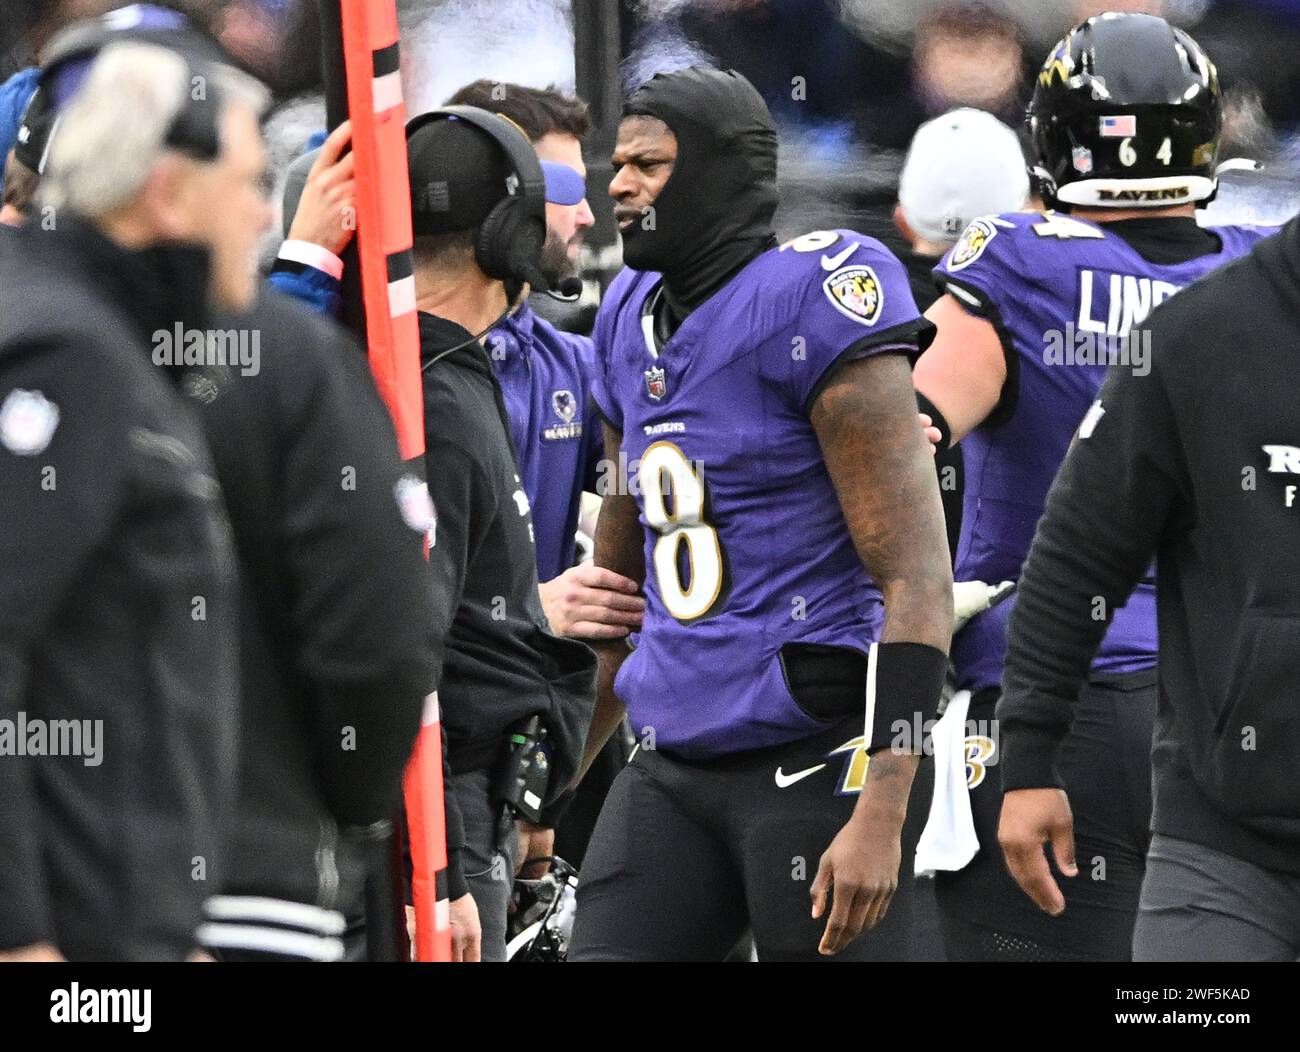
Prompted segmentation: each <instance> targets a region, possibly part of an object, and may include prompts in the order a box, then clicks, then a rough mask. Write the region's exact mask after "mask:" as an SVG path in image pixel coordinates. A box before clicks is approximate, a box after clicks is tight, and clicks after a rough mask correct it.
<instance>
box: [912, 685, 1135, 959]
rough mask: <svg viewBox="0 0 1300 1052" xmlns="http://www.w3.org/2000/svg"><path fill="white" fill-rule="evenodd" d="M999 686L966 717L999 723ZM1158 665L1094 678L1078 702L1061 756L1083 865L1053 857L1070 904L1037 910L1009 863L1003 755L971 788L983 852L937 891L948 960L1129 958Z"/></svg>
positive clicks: (941, 879) (942, 877) (938, 882)
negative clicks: (1002, 837) (1067, 866)
mask: <svg viewBox="0 0 1300 1052" xmlns="http://www.w3.org/2000/svg"><path fill="white" fill-rule="evenodd" d="M997 699H998V691H996V690H989V691H981V692H980V693H979V694H977V695H976V696H975V698H973V699H972V700H971V706H970V711H969V714H968V717H967V719H968V720H974V721H989V722H988V723H987V724H985V725H989V726H991V725H993V723H992V721H993V719H994V707H995V705H996V704H997ZM1155 715H1156V686H1155V672H1154V671H1152V672H1150V673H1136V674H1133V675H1130V676H1115V677H1110V678H1107V679H1104V680H1103V679H1101V678H1098V679H1094V680H1093V681H1092V682H1091V683H1089V684H1088V685H1086V686H1085V687H1084V688H1083V690H1082V692H1081V693H1080V695H1079V701H1078V704H1077V705H1076V706H1075V712H1074V722H1073V723H1072V725H1071V727H1070V732H1069V734H1068V735H1067V737H1066V738H1065V740H1064V741H1063V742H1062V744H1061V747H1060V749H1059V751H1058V752H1057V756H1056V763H1057V775H1058V777H1059V778H1060V779H1061V782H1062V784H1063V785H1064V787H1065V790H1066V793H1067V795H1068V796H1069V798H1070V808H1071V810H1072V811H1073V813H1074V846H1075V861H1076V863H1077V864H1078V867H1079V873H1078V876H1076V877H1074V878H1072V879H1069V878H1066V877H1064V876H1062V875H1061V874H1060V873H1059V872H1057V871H1056V869H1055V867H1054V866H1053V875H1054V876H1055V877H1056V880H1057V883H1058V884H1059V885H1060V887H1061V891H1062V893H1063V894H1064V895H1065V912H1064V913H1062V914H1061V915H1060V916H1057V917H1053V916H1050V915H1049V914H1047V913H1044V912H1043V911H1042V910H1040V909H1039V908H1038V907H1037V906H1036V905H1035V904H1034V903H1033V902H1032V901H1031V900H1030V898H1029V897H1028V896H1027V895H1026V894H1025V893H1024V892H1023V891H1021V889H1020V886H1019V885H1018V884H1017V883H1016V882H1015V880H1014V879H1013V878H1012V876H1011V874H1010V872H1009V871H1008V870H1007V867H1006V863H1005V861H1004V860H1003V857H1002V849H1001V848H1000V847H999V846H998V820H999V818H1000V816H1001V812H1002V783H1001V779H1000V778H999V777H998V771H999V769H998V766H997V764H996V763H993V764H989V765H988V766H986V767H985V768H984V777H983V780H982V781H981V782H980V784H979V785H978V786H976V787H974V788H972V789H971V794H970V796H971V811H972V812H973V815H974V819H975V831H976V833H977V835H978V836H979V842H980V849H979V853H978V854H977V855H976V856H975V858H974V859H973V860H972V861H971V862H970V864H969V865H968V866H966V868H965V869H963V870H960V871H959V872H956V873H939V874H937V875H936V877H935V892H936V896H937V898H938V903H939V912H940V916H941V923H942V927H943V935H944V945H945V949H946V950H947V954H948V959H949V960H950V961H1073V960H1083V961H1088V960H1093V961H1127V960H1131V959H1132V946H1133V925H1134V922H1135V920H1136V918H1137V910H1138V896H1139V894H1140V892H1141V887H1142V875H1143V873H1144V871H1145V868H1146V865H1145V859H1146V851H1147V845H1148V843H1149V842H1150V837H1151V835H1150V832H1149V827H1150V822H1151V735H1152V729H1153V725H1154V722H1155Z"/></svg>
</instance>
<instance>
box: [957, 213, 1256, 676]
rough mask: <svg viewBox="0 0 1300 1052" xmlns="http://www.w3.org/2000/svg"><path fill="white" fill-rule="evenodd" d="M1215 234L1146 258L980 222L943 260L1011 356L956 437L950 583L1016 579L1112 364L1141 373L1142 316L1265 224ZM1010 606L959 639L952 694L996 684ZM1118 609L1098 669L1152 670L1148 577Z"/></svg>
mask: <svg viewBox="0 0 1300 1052" xmlns="http://www.w3.org/2000/svg"><path fill="white" fill-rule="evenodd" d="M1210 233H1212V234H1214V235H1217V237H1218V240H1219V251H1217V252H1210V253H1209V254H1207V255H1201V256H1197V257H1195V258H1193V259H1189V260H1186V261H1183V262H1178V263H1153V262H1150V261H1148V260H1147V259H1145V258H1144V257H1143V256H1142V255H1141V254H1140V253H1139V252H1138V251H1137V250H1136V249H1135V248H1133V247H1132V246H1130V245H1129V243H1128V242H1127V241H1125V240H1124V239H1123V238H1122V237H1120V236H1119V235H1118V234H1116V233H1114V232H1113V231H1111V232H1107V230H1106V226H1105V225H1104V224H1098V223H1092V222H1088V221H1086V220H1081V219H1076V218H1073V217H1071V216H1066V215H1061V214H1058V213H1055V212H1047V213H1045V214H1040V213H1037V212H1013V213H1007V214H1005V215H998V216H984V217H982V218H979V219H976V220H975V221H974V222H973V223H972V224H971V225H970V226H969V227H967V229H966V232H965V233H964V234H963V235H962V237H961V239H960V240H959V241H958V243H957V244H956V245H955V246H954V247H953V248H952V249H951V250H950V251H949V252H948V254H947V255H946V256H944V257H943V259H942V261H941V262H940V263H939V265H938V266H937V267H936V268H935V272H934V273H935V278H936V279H937V280H938V281H939V283H940V285H941V286H942V287H944V288H945V289H946V291H947V292H949V293H950V294H951V295H952V296H953V297H954V298H955V299H957V300H958V302H960V303H962V304H963V305H964V306H966V307H967V308H968V309H969V310H971V311H972V312H973V313H976V314H979V315H982V316H984V317H987V318H989V320H990V321H991V322H992V323H993V324H994V325H995V327H997V328H998V330H999V335H1000V336H1001V338H1002V342H1003V345H1004V347H1005V348H1006V352H1007V379H1006V383H1005V385H1004V387H1003V401H1002V404H1000V405H999V407H998V408H997V409H995V410H994V412H993V413H992V414H991V415H990V417H989V418H988V419H987V420H986V421H985V422H984V423H983V424H982V425H981V426H980V427H978V428H976V429H975V430H974V431H972V432H971V433H970V434H969V435H968V436H967V437H966V438H964V439H963V440H962V443H961V448H962V451H963V456H964V457H965V467H966V480H965V493H964V496H963V503H962V525H961V540H960V541H959V543H958V545H957V554H956V564H955V568H954V571H953V577H954V579H956V580H958V581H989V582H997V581H1002V580H1015V579H1016V578H1018V577H1019V576H1020V567H1021V564H1022V563H1023V562H1024V560H1025V557H1026V556H1027V555H1028V554H1029V546H1030V543H1031V541H1032V540H1033V537H1034V529H1035V527H1036V526H1037V524H1038V519H1039V517H1040V516H1041V515H1042V513H1043V508H1044V505H1045V503H1046V498H1047V491H1048V487H1049V486H1050V485H1051V483H1052V479H1053V478H1054V477H1055V476H1056V471H1057V468H1059V467H1060V465H1061V461H1062V460H1064V459H1065V454H1066V451H1067V449H1068V448H1069V445H1070V441H1071V440H1072V438H1073V437H1074V434H1075V431H1076V430H1077V429H1078V428H1079V426H1080V424H1081V422H1082V421H1083V420H1084V417H1085V415H1086V414H1087V412H1088V409H1089V407H1090V406H1091V405H1092V403H1093V402H1094V400H1095V399H1096V397H1097V391H1098V389H1099V388H1100V386H1101V383H1102V381H1103V380H1104V379H1105V376H1106V370H1107V368H1108V365H1109V364H1111V363H1115V364H1117V365H1118V366H1120V367H1126V368H1132V369H1134V370H1139V371H1140V370H1141V369H1143V368H1144V367H1147V368H1149V362H1150V359H1149V344H1144V342H1143V336H1142V328H1141V326H1142V322H1143V321H1145V319H1146V317H1147V315H1149V314H1150V313H1151V311H1152V310H1153V309H1154V308H1155V307H1156V306H1158V305H1159V304H1160V303H1161V302H1162V301H1163V300H1165V299H1168V298H1169V297H1170V296H1172V295H1174V293H1176V292H1178V291H1179V290H1180V289H1182V288H1184V287H1185V286H1187V285H1189V284H1191V283H1192V282H1193V281H1195V280H1196V279H1197V278H1199V277H1201V276H1202V275H1204V274H1206V273H1208V272H1209V271H1211V270H1214V269H1215V268H1216V267H1219V266H1221V265H1223V264H1224V263H1226V262H1228V261H1229V260H1232V259H1235V258H1236V257H1238V256H1241V255H1244V254H1245V253H1246V252H1247V251H1249V249H1250V248H1251V246H1252V245H1254V243H1255V242H1256V241H1258V240H1259V239H1260V238H1262V237H1266V236H1267V235H1268V234H1271V233H1273V228H1266V227H1237V226H1225V227H1215V228H1212V229H1211V230H1210ZM1126 336H1127V337H1128V338H1127V339H1126V338H1125V337H1126ZM1011 605H1012V604H1011V603H1010V602H1007V603H1003V604H1001V605H999V606H998V607H995V608H994V609H993V610H991V611H989V612H987V613H985V614H981V615H980V616H978V617H976V618H974V619H973V620H972V621H971V622H970V623H969V624H968V625H967V626H966V627H965V628H963V629H962V631H961V632H959V633H958V634H957V636H956V637H955V638H954V640H953V647H952V660H953V665H954V668H955V669H956V673H957V685H958V687H961V688H967V689H970V690H981V689H983V688H986V687H996V686H998V685H999V684H1000V683H1001V681H1002V665H1003V660H1004V658H1005V653H1006V625H1007V619H1008V617H1009V615H1010V610H1011ZM1099 613H1100V611H1099ZM1114 614H1115V617H1114V620H1113V621H1112V623H1111V626H1110V629H1109V631H1108V632H1107V634H1106V638H1105V640H1104V641H1103V643H1102V645H1101V648H1100V650H1099V651H1098V654H1097V657H1096V660H1095V661H1094V663H1093V668H1094V669H1095V670H1097V671H1099V672H1112V673H1121V672H1135V671H1139V670H1142V669H1149V668H1153V667H1154V666H1155V664H1156V649H1157V641H1156V613H1155V585H1154V581H1153V579H1152V577H1151V576H1150V575H1148V577H1147V578H1146V579H1145V580H1144V581H1143V582H1142V583H1141V584H1139V585H1138V587H1137V589H1136V590H1135V591H1134V593H1133V595H1132V596H1131V597H1130V598H1129V601H1128V603H1127V605H1126V606H1124V607H1123V608H1121V609H1119V610H1117V611H1115V612H1114Z"/></svg>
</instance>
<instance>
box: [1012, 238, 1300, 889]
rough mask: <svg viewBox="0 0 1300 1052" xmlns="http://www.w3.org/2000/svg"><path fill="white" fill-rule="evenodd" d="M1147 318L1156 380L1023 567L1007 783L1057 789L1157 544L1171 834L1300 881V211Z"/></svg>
mask: <svg viewBox="0 0 1300 1052" xmlns="http://www.w3.org/2000/svg"><path fill="white" fill-rule="evenodd" d="M1242 304H1249V305H1250V306H1249V315H1248V317H1249V324H1248V325H1245V326H1243V325H1242V323H1241V320H1242V312H1241V307H1242ZM1148 327H1149V331H1150V336H1151V355H1150V372H1149V373H1148V374H1146V375H1142V376H1139V375H1136V374H1135V373H1133V372H1132V371H1130V370H1126V369H1112V371H1111V373H1110V376H1109V377H1108V378H1107V381H1106V384H1105V386H1104V387H1103V388H1102V390H1101V392H1100V395H1099V400H1098V403H1097V404H1096V405H1094V407H1093V409H1092V410H1091V411H1090V413H1089V414H1088V416H1087V417H1086V418H1085V420H1084V423H1083V425H1082V426H1081V429H1080V438H1079V439H1078V440H1077V441H1076V442H1075V444H1074V446H1073V448H1072V449H1071V451H1070V453H1069V455H1068V456H1067V457H1066V459H1065V462H1064V464H1063V465H1062V467H1061V470H1060V473H1059V474H1058V475H1057V477H1056V481H1055V482H1054V483H1053V485H1052V489H1051V491H1050V492H1049V494H1048V498H1047V508H1046V512H1045V513H1044V515H1043V518H1042V520H1041V521H1040V522H1039V524H1038V532H1037V534H1036V536H1035V537H1034V542H1033V546H1032V547H1031V549H1030V552H1029V558H1028V560H1027V562H1026V563H1025V567H1024V572H1023V574H1022V575H1021V578H1020V590H1019V591H1020V594H1019V599H1018V602H1017V604H1016V608H1015V610H1014V612H1013V613H1012V616H1011V622H1010V627H1009V630H1008V638H1007V662H1006V671H1005V674H1004V677H1003V696H1002V700H1001V702H1000V703H999V705H998V709H997V715H998V719H999V721H1000V725H1001V731H1002V747H1003V755H1002V763H1001V768H1002V782H1003V788H1004V789H1007V790H1012V789H1024V788H1035V787H1043V786H1051V785H1054V784H1057V783H1056V781H1055V778H1054V774H1053V769H1052V761H1053V754H1054V752H1055V748H1056V745H1057V744H1058V743H1059V742H1060V741H1061V739H1062V738H1063V737H1064V736H1065V734H1066V732H1067V731H1068V729H1069V726H1070V719H1071V715H1072V707H1073V703H1074V699H1075V698H1076V697H1077V696H1078V693H1079V689H1080V687H1081V686H1082V685H1083V684H1084V682H1085V681H1086V680H1087V678H1088V668H1089V662H1090V661H1091V658H1092V656H1093V654H1094V653H1095V651H1096V648H1097V646H1098V644H1099V643H1100V641H1101V638H1102V636H1103V635H1104V634H1105V631H1106V626H1107V623H1108V621H1109V615H1110V614H1112V613H1113V611H1114V610H1115V608H1116V607H1117V606H1119V605H1122V604H1123V603H1124V602H1125V601H1126V599H1127V598H1128V595H1129V593H1130V591H1131V590H1132V588H1133V586H1134V584H1135V583H1136V582H1137V580H1138V579H1139V578H1140V577H1141V576H1142V574H1143V572H1144V571H1145V569H1146V567H1147V566H1148V565H1149V564H1150V560H1151V557H1152V555H1155V557H1156V572H1157V580H1158V583H1159V588H1158V595H1157V601H1156V602H1157V607H1156V609H1157V616H1158V622H1159V630H1160V669H1159V710H1158V714H1157V717H1156V729H1155V739H1154V746H1153V751H1152V767H1153V770H1154V784H1155V801H1154V810H1153V815H1152V829H1153V830H1154V831H1155V832H1157V833H1162V834H1164V835H1166V836H1171V837H1176V838H1179V839H1183V840H1188V841H1192V842H1193V843H1198V844H1205V845H1208V846H1212V847H1214V848H1217V849H1218V850H1220V851H1226V852H1228V853H1229V854H1232V855H1235V856H1237V857H1238V858H1243V859H1248V860H1250V861H1251V862H1254V863H1255V864H1257V865H1262V866H1266V867H1269V868H1271V869H1277V870H1281V871H1283V872H1286V873H1292V874H1300V779H1298V778H1297V777H1296V757H1297V755H1300V701H1298V700H1297V693H1296V684H1297V683H1300V544H1297V543H1296V542H1297V529H1298V528H1300V399H1297V397H1296V372H1297V368H1298V367H1300V361H1298V359H1297V353H1296V348H1297V347H1300V219H1294V220H1292V221H1291V222H1290V223H1289V224H1288V225H1287V226H1286V227H1285V228H1284V229H1283V230H1282V232H1281V233H1279V234H1277V235H1275V236H1273V237H1271V238H1268V239H1267V240H1265V241H1262V242H1260V243H1259V244H1258V245H1257V246H1256V247H1255V249H1254V250H1253V251H1251V252H1250V254H1249V255H1246V256H1243V257H1242V258H1240V259H1238V260H1236V261H1234V262H1233V263H1230V264H1228V265H1227V266H1225V267H1223V268H1222V269H1220V270H1218V271H1216V272H1215V273H1213V274H1211V275H1210V276H1208V277H1206V278H1204V279H1203V280H1201V281H1198V282H1196V283H1195V284H1194V285H1192V286H1191V287H1190V288H1188V289H1185V290H1184V291H1182V292H1180V293H1179V294H1178V295H1177V296H1174V297H1173V298H1172V299H1170V300H1168V301H1167V302H1166V303H1164V304H1162V305H1161V307H1160V308H1159V309H1158V310H1156V311H1155V312H1153V313H1152V315H1151V318H1150V319H1149V321H1148ZM1098 598H1100V599H1101V600H1102V601H1103V602H1104V604H1105V606H1104V609H1105V611H1106V613H1107V617H1106V619H1102V620H1099V619H1094V616H1093V612H1094V611H1095V610H1097V609H1098V603H1097V600H1098Z"/></svg>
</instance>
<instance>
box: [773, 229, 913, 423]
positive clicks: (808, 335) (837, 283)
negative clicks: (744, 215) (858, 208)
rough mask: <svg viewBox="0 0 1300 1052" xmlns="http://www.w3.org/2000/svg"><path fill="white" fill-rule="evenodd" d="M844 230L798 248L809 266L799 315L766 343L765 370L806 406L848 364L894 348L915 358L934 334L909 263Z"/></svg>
mask: <svg viewBox="0 0 1300 1052" xmlns="http://www.w3.org/2000/svg"><path fill="white" fill-rule="evenodd" d="M840 234H841V239H840V240H839V241H837V242H835V243H834V244H832V245H830V246H829V247H827V248H826V249H825V250H824V251H821V252H818V253H815V254H811V256H810V255H809V254H804V255H803V256H802V258H801V257H800V256H799V255H798V254H793V253H792V254H791V256H792V259H791V265H792V266H795V265H796V264H795V262H794V260H798V261H799V262H798V264H797V265H799V266H800V267H801V269H802V270H803V273H802V274H800V279H801V280H800V282H799V285H798V287H797V289H796V290H795V291H796V298H795V299H794V300H793V301H792V303H791V308H792V309H791V315H792V316H791V318H790V321H789V324H788V325H787V326H786V328H785V332H784V336H782V335H777V336H776V337H775V338H773V339H772V340H769V341H768V342H767V345H766V348H765V355H764V358H765V360H764V362H763V369H764V371H765V372H766V373H767V374H768V377H769V378H770V379H772V380H774V381H775V382H776V383H777V384H778V385H780V386H781V387H782V388H784V389H785V391H786V392H787V393H788V394H789V396H790V399H791V401H792V402H794V403H795V404H796V405H798V406H800V407H801V408H803V409H804V410H808V409H810V408H811V406H812V403H813V402H814V401H815V400H816V398H817V396H818V395H819V394H820V393H821V390H822V388H823V387H825V386H826V384H827V383H828V382H829V381H830V379H831V378H832V377H833V376H834V375H835V373H836V372H837V371H838V370H839V368H840V367H841V366H842V365H844V364H845V363H846V362H850V361H853V360H854V359H857V358H867V357H870V356H871V355H874V354H880V353H882V352H886V351H894V352H899V351H901V352H903V353H907V354H909V355H911V356H913V357H915V355H916V354H918V353H919V352H920V351H921V349H922V348H923V347H924V346H925V345H927V344H928V343H929V339H930V336H931V335H932V333H933V327H932V326H931V324H930V323H929V322H928V321H926V320H925V319H924V318H923V317H921V314H920V311H918V310H917V308H916V301H915V300H914V299H913V298H912V289H911V285H910V283H909V282H908V278H907V271H906V270H905V269H904V268H903V265H902V264H901V263H899V261H898V260H897V259H895V258H894V256H893V255H892V254H891V253H890V252H889V251H888V250H887V249H885V247H884V246H883V245H880V244H879V243H878V242H876V241H874V240H873V239H871V238H868V237H866V236H865V235H862V234H854V233H853V232H851V231H841V232H840Z"/></svg>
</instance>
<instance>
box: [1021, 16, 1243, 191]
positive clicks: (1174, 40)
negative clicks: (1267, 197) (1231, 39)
mask: <svg viewBox="0 0 1300 1052" xmlns="http://www.w3.org/2000/svg"><path fill="white" fill-rule="evenodd" d="M1028 120H1029V134H1030V138H1031V140H1032V142H1033V149H1034V153H1035V155H1036V160H1037V164H1036V167H1035V168H1034V172H1033V174H1034V176H1035V178H1036V181H1037V184H1038V185H1039V186H1040V187H1041V189H1042V191H1043V193H1044V196H1045V198H1046V199H1047V201H1048V203H1049V204H1050V205H1057V204H1066V205H1087V206H1089V207H1094V208H1164V207H1168V206H1170V205H1179V204H1186V203H1188V202H1191V201H1208V200H1210V199H1211V198H1212V197H1213V196H1214V192H1215V189H1216V187H1217V181H1216V179H1215V162H1216V161H1217V160H1218V155H1219V134H1220V131H1221V129H1222V125H1223V102H1222V98H1221V96H1220V93H1219V77H1218V74H1217V73H1216V72H1215V69H1214V63H1212V62H1211V61H1210V59H1209V56H1208V55H1206V53H1205V52H1204V51H1203V50H1202V49H1201V46H1200V45H1199V44H1197V43H1196V41H1195V40H1193V39H1192V38H1191V37H1190V36H1188V35H1187V34H1186V33H1185V32H1183V31H1182V30H1181V29H1175V28H1174V27H1173V26H1171V25H1170V24H1169V23H1168V22H1166V21H1165V20H1164V19H1163V18H1157V17H1156V16H1154V15H1138V14H1116V13H1108V14H1102V15H1097V16H1095V17H1093V18H1090V19H1088V20H1087V21H1086V22H1084V23H1082V24H1081V25H1078V26H1076V27H1075V28H1074V29H1072V30H1070V32H1069V33H1067V34H1066V36H1065V37H1064V39H1062V40H1061V41H1060V43H1058V44H1057V45H1056V47H1055V48H1053V49H1052V53H1051V54H1050V55H1048V56H1047V61H1046V62H1045V63H1044V64H1043V69H1042V72H1041V73H1039V75H1038V82H1037V84H1036V85H1035V86H1034V95H1033V99H1032V100H1031V101H1030V103H1029V114H1028Z"/></svg>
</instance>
